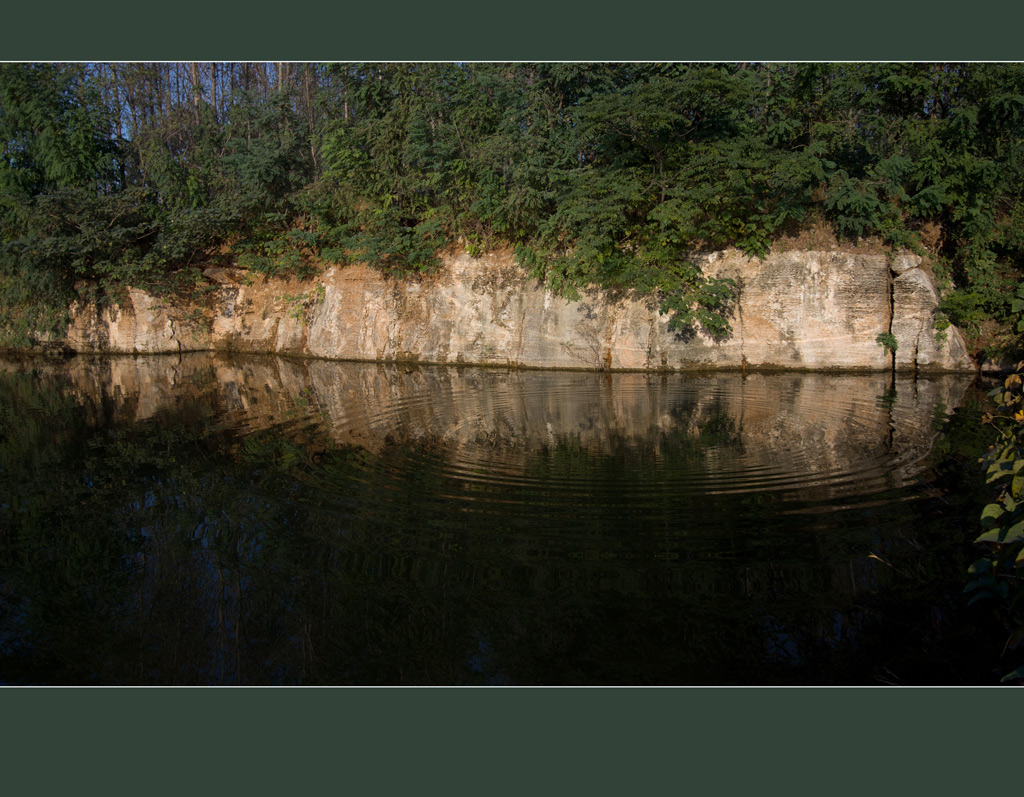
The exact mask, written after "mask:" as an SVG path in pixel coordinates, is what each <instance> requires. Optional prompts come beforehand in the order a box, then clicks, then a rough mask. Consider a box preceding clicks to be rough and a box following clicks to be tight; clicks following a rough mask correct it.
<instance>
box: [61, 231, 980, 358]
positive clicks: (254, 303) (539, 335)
mask: <svg viewBox="0 0 1024 797" xmlns="http://www.w3.org/2000/svg"><path fill="white" fill-rule="evenodd" d="M702 266H703V268H704V270H705V273H707V274H709V275H714V276H720V277H730V278H732V279H734V280H736V282H737V285H738V287H739V292H738V301H737V304H736V306H735V308H734V313H733V316H732V318H731V323H732V328H733V331H732V334H731V336H730V337H728V338H727V339H726V340H724V341H715V340H713V339H712V338H710V337H708V336H707V335H705V334H703V333H702V332H701V331H700V330H697V331H696V334H693V335H687V336H683V335H679V334H676V333H674V332H671V331H669V329H668V321H669V319H668V317H667V316H663V315H661V314H660V313H659V312H658V307H657V303H656V302H654V301H653V300H652V299H651V298H650V297H637V296H612V295H609V294H607V293H605V292H602V291H597V290H594V291H589V292H587V293H586V294H585V295H584V296H582V297H581V298H580V299H579V300H578V301H570V300H567V299H563V298H560V297H558V296H556V295H554V294H552V293H551V292H550V291H548V290H546V289H545V288H544V287H543V286H541V285H540V284H538V282H537V281H536V280H533V279H531V278H529V276H528V275H527V274H526V273H525V272H524V271H523V270H522V269H521V268H520V267H519V266H518V265H516V264H515V262H514V260H513V258H512V256H511V255H510V254H507V253H493V254H489V255H485V256H482V257H480V258H472V257H470V256H468V255H465V254H463V255H458V256H452V257H450V258H448V259H447V260H446V261H445V263H444V265H443V266H442V267H441V268H440V269H439V270H438V271H436V272H434V273H433V274H431V275H429V276H427V277H423V278H421V279H407V280H396V279H392V278H388V277H386V276H384V275H382V274H381V273H379V272H377V271H375V270H373V269H370V268H367V267H364V266H347V267H340V266H335V267H332V268H330V269H328V270H327V271H326V272H325V273H324V274H322V275H321V276H320V277H318V278H317V279H316V280H314V281H311V282H301V281H297V280H282V279H271V280H265V279H263V278H258V279H256V280H250V279H249V277H248V275H246V274H245V272H242V271H239V270H235V269H219V268H218V269H208V270H207V272H206V273H207V276H208V277H209V278H210V279H211V280H212V281H213V282H215V283H216V284H217V288H216V289H215V290H214V291H213V292H211V293H208V294H207V295H206V298H205V300H204V301H202V302H197V303H193V304H189V305H180V304H179V305H176V304H173V303H168V302H167V301H163V300H159V299H156V298H155V297H153V296H150V295H148V294H146V293H144V292H142V291H138V290H132V291H130V292H129V296H128V301H127V303H126V304H125V305H124V306H122V307H120V308H106V309H103V310H99V309H97V308H96V307H95V306H92V305H88V304H84V303H83V304H81V305H78V306H76V307H75V308H74V312H73V322H72V325H71V329H70V330H69V335H68V340H69V343H70V345H71V347H72V348H74V349H75V350H77V351H81V352H95V351H102V352H124V353H131V352H139V353H160V352H179V351H195V350H219V351H237V352H267V353H270V352H275V353H279V354H294V355H303V356H312V357H320V358H327V359H341V360H378V361H402V360H410V361H419V362H430V363H477V364H500V365H513V366H523V367H540V368H586V369H594V368H608V369H637V370H649V369H671V370H687V369H696V368H731V367H732V368H739V367H744V366H746V367H751V368H758V367H761V368H796V369H807V370H818V369H867V370H885V369H887V368H889V367H890V365H891V360H890V357H889V355H888V354H887V353H886V352H885V350H884V349H883V348H882V346H881V345H880V344H879V343H878V342H877V337H878V335H879V334H881V333H886V332H891V333H892V334H893V335H894V336H895V338H896V340H897V342H898V349H897V354H896V365H897V368H899V369H901V370H903V369H913V368H919V369H922V370H932V371H958V370H969V369H971V368H973V363H972V362H971V360H970V358H969V357H968V356H967V353H966V347H965V346H964V344H963V339H962V338H961V336H960V333H959V332H958V331H957V330H956V329H955V328H954V327H949V328H948V329H946V330H945V331H944V333H945V334H944V336H943V335H939V336H936V331H935V330H934V328H933V315H934V312H935V308H936V306H937V302H938V296H937V293H936V291H935V288H934V286H933V285H932V282H931V279H930V278H929V276H928V275H927V273H925V272H924V271H922V270H921V269H920V268H919V261H918V259H917V258H916V257H914V256H901V257H897V258H895V260H894V261H893V263H892V264H890V262H889V259H888V258H887V257H885V256H884V255H862V254H850V253H841V252H788V253H780V254H775V255H771V256H768V257H766V258H765V259H763V260H762V259H758V258H748V257H746V256H744V255H743V254H741V253H739V252H737V251H726V252H721V253H715V254H714V255H711V256H710V257H707V258H706V259H705V261H704V262H703V263H702Z"/></svg>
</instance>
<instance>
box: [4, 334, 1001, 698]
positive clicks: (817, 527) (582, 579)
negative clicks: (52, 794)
mask: <svg viewBox="0 0 1024 797" xmlns="http://www.w3.org/2000/svg"><path fill="white" fill-rule="evenodd" d="M970 381H971V380H970V379H968V378H964V377H956V376H945V377H941V378H931V379H926V378H920V379H916V380H915V379H911V378H897V379H896V380H895V382H893V381H892V380H891V379H890V377H889V376H888V375H885V374H876V375H825V374H746V375H744V374H738V373H729V374H717V375H702V376H694V375H680V374H671V375H644V374H600V373H581V372H541V371H506V370H500V369H472V368H462V369H455V368H445V367H401V366H399V367H396V366H381V365H374V364H354V363H330V362H319V361H293V360H287V359H281V358H273V357H261V358H241V359H240V358H235V359H228V358H224V357H218V356H213V355H204V354H197V355H188V356H184V357H181V358H179V357H140V358H97V359H91V358H85V357H78V358H75V359H72V360H70V361H68V362H67V363H58V364H48V363H45V362H43V361H39V360H22V361H13V360H11V361H3V362H0V424H2V431H3V434H4V440H3V443H2V448H0V469H2V470H0V601H2V603H0V681H3V682H5V683H76V684H83V683H86V684H87V683H98V684H140V683H152V684H480V685H483V684H638V685H639V684H808V685H810V684H830V683H838V684H862V683H864V684H882V683H948V684H959V683H964V682H983V683H985V682H990V681H988V680H987V677H988V673H987V671H984V670H983V669H979V665H978V664H977V662H975V661H973V660H972V659H971V656H972V655H973V654H972V653H971V651H975V652H976V651H977V649H978V640H977V639H975V638H974V636H973V635H974V634H975V624H976V621H977V617H976V616H975V615H972V614H971V613H970V612H969V611H967V610H966V609H965V608H964V606H963V603H964V602H963V598H962V596H961V590H962V588H963V582H964V579H963V574H964V571H965V569H966V567H967V564H968V563H969V561H970V555H971V551H970V550H969V547H968V546H965V545H964V541H965V539H969V538H970V529H969V528H968V529H967V531H966V532H965V530H964V525H965V523H966V522H969V521H966V520H965V518H970V517H973V516H976V507H975V506H974V505H973V504H971V503H970V502H968V501H966V500H965V499H960V498H958V497H957V496H956V495H953V494H951V492H950V490H949V489H947V487H948V484H947V482H948V481H949V479H948V478H947V479H946V481H945V482H944V481H943V478H944V477H943V474H942V473H941V471H940V470H937V466H936V462H937V460H938V454H937V451H945V450H948V445H944V443H943V441H944V440H945V435H946V433H947V431H948V429H949V428H950V425H951V423H952V422H953V421H952V420H951V419H955V418H956V417H957V413H958V412H959V413H962V412H963V405H964V403H965V396H969V394H970V392H971V390H972V389H971V387H970ZM958 408H960V409H959V410H958Z"/></svg>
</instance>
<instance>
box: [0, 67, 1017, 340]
mask: <svg viewBox="0 0 1024 797" xmlns="http://www.w3.org/2000/svg"><path fill="white" fill-rule="evenodd" d="M0 146H2V147H3V157H2V158H0V334H2V337H3V339H4V340H6V341H9V342H10V341H26V340H28V339H29V337H30V336H31V334H32V332H33V330H46V329H52V330H54V331H57V330H59V329H60V328H61V325H62V324H64V323H65V319H66V307H67V304H68V300H69V298H70V297H72V296H73V295H74V286H75V285H76V284H78V285H79V287H81V286H82V285H83V284H88V285H90V286H93V288H94V289H95V290H98V291H99V292H101V293H102V294H104V295H107V296H116V295H117V291H118V289H119V287H122V286H124V285H128V284H135V285H142V286H145V287H149V288H151V289H159V288H165V289H174V288H177V289H182V288H183V287H185V286H188V285H193V286H194V285H196V284H197V281H199V280H201V279H202V277H201V273H202V272H201V269H202V268H203V267H205V266H207V265H210V264H211V263H213V262H216V261H218V260H223V261H224V262H231V263H237V264H239V265H242V266H245V267H248V268H250V269H253V270H256V271H259V272H263V273H277V272H282V271H296V272H299V273H309V272H311V271H312V270H313V269H315V268H316V267H317V264H319V263H323V262H331V261H343V262H350V261H353V260H362V261H365V262H368V263H370V264H372V265H374V266H376V267H379V268H382V269H386V270H389V271H392V272H395V273H399V274H401V273H408V272H422V271H427V270H429V269H431V268H432V267H433V266H434V265H435V264H436V263H437V262H438V260H437V255H438V253H439V252H440V251H441V250H443V249H444V248H446V247H449V246H452V245H462V246H465V247H466V248H467V249H469V251H471V252H473V251H478V250H482V249H485V248H493V247H514V248H515V249H516V252H517V255H518V257H519V260H520V262H522V263H523V264H524V265H526V266H527V267H529V268H530V269H532V270H533V272H534V273H535V274H536V275H537V276H538V277H541V278H543V279H545V280H547V282H548V284H549V285H551V286H552V287H554V288H555V289H558V290H560V291H564V292H566V293H569V294H571V293H572V292H574V291H575V290H577V289H579V288H581V287H583V286H586V285H588V284H598V285H603V286H608V287H620V288H625V289H637V290H642V291H650V292H657V295H659V296H660V297H661V300H662V303H663V308H664V309H666V311H671V312H673V314H674V320H675V322H676V323H677V324H700V325H702V326H703V327H704V329H705V330H707V331H709V332H711V333H712V334H725V333H726V332H727V331H728V319H727V314H726V313H725V312H723V311H724V308H726V307H727V306H728V302H729V299H730V296H731V286H730V285H729V284H728V283H727V282H722V281H715V280H708V279H706V278H705V277H704V276H703V275H702V274H701V272H700V269H699V268H697V267H695V266H694V265H693V264H692V261H693V254H694V253H695V252H697V251H699V250H701V249H708V248H722V247H727V246H734V247H738V248H740V249H742V250H743V251H745V252H748V253H750V254H755V255H760V254H765V253H766V252H767V251H768V250H769V248H770V247H771V246H772V245H773V243H774V242H776V241H778V240H779V239H780V238H781V237H783V236H793V235H796V234H798V233H799V232H800V231H801V230H806V229H808V228H810V227H812V226H813V227H824V228H826V229H828V230H829V231H830V232H831V233H832V234H834V235H836V236H837V237H838V238H839V239H840V240H847V241H850V242H855V241H857V240H860V239H869V238H870V239H874V240H877V241H878V242H879V243H880V244H882V245H885V246H888V247H892V248H894V249H915V250H918V251H920V252H922V253H927V254H928V255H929V261H930V262H931V263H932V265H933V268H934V270H935V271H936V274H937V276H938V277H939V280H940V282H941V283H942V285H943V289H944V300H943V305H942V309H943V312H944V313H945V315H946V316H947V317H948V319H949V320H950V321H952V322H953V323H956V324H957V325H959V326H961V327H962V328H964V329H966V330H967V331H968V332H969V333H971V334H973V335H974V339H975V340H976V341H978V346H981V345H984V344H986V343H988V344H991V343H999V342H1002V343H1003V344H1007V343H1012V342H1013V341H1012V339H1011V338H1012V336H1013V335H1017V334H1019V332H1020V331H1022V329H1024V326H1022V325H1021V322H1020V320H1019V318H1020V317H1021V315H1022V312H1021V311H1022V309H1024V287H1022V286H1021V279H1020V276H1021V271H1022V268H1024V257H1022V256H1024V203H1022V201H1021V192H1022V186H1024V65H1021V64H994V63H983V64H964V63H957V64H932V63H911V64H652V63H645V64H583V63H554V64H544V63H516V64H494V63H481V64H454V63H452V64H447V63H427V64H417V63H389V64H348V63H346V64H306V63H156V64H152V63H123V64H93V63H89V64H63V63H46V64H40V63H8V64H2V65H0ZM995 329H1000V330H1003V331H1004V333H1006V332H1008V333H1010V336H1009V337H1008V336H1007V335H1006V334H1003V335H1002V337H999V336H994V335H993V330H995Z"/></svg>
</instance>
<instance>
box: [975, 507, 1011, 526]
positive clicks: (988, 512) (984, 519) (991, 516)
mask: <svg viewBox="0 0 1024 797" xmlns="http://www.w3.org/2000/svg"><path fill="white" fill-rule="evenodd" d="M1004 514H1006V510H1005V509H1003V507H1002V505H1000V504H989V505H988V506H986V507H985V508H984V509H983V510H982V511H981V525H982V526H984V527H986V528H988V527H989V526H991V525H993V524H994V523H995V522H996V521H997V520H998V519H999V518H1001V517H1002V516H1003V515H1004Z"/></svg>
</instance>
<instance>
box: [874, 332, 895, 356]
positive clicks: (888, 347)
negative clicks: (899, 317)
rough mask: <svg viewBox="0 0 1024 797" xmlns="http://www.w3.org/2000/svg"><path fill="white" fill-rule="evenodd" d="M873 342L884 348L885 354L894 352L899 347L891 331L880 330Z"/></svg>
mask: <svg viewBox="0 0 1024 797" xmlns="http://www.w3.org/2000/svg"><path fill="white" fill-rule="evenodd" d="M875 343H877V344H878V345H879V346H881V347H882V348H883V349H885V351H886V353H887V354H895V353H896V350H897V349H898V348H899V341H897V340H896V336H895V335H893V334H892V333H891V332H882V333H881V334H879V335H878V337H876V338H875Z"/></svg>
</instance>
